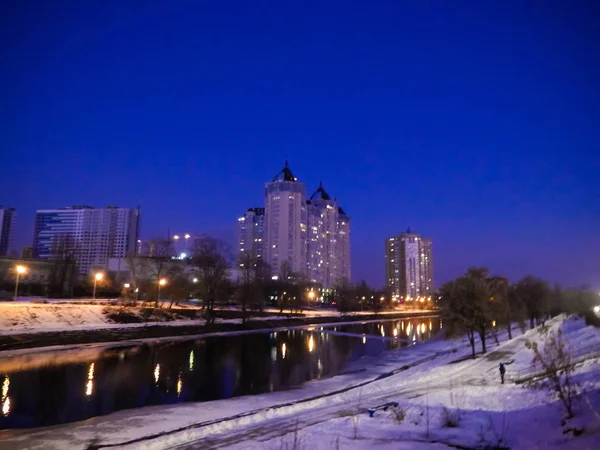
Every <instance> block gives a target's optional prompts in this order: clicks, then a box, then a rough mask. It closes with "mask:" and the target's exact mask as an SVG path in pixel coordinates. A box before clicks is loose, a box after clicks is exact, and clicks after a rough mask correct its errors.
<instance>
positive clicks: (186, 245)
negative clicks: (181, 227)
mask: <svg viewBox="0 0 600 450" xmlns="http://www.w3.org/2000/svg"><path fill="white" fill-rule="evenodd" d="M191 237H192V236H190V234H189V233H185V235H184V236H183V238H184V239H185V250H186V251H187V249H188V240H189V239H190V238H191Z"/></svg>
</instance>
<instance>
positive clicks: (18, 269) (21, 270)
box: [15, 264, 27, 300]
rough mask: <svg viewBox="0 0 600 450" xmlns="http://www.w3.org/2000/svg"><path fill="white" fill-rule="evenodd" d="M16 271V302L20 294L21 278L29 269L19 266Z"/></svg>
mask: <svg viewBox="0 0 600 450" xmlns="http://www.w3.org/2000/svg"><path fill="white" fill-rule="evenodd" d="M15 271H16V272H17V281H16V282H15V300H16V299H17V294H18V293H19V278H20V277H21V275H22V274H25V273H27V267H25V266H22V265H20V264H19V265H18V266H17V267H15Z"/></svg>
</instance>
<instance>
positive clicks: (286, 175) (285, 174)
mask: <svg viewBox="0 0 600 450" xmlns="http://www.w3.org/2000/svg"><path fill="white" fill-rule="evenodd" d="M273 181H296V177H295V176H294V174H293V173H292V170H291V169H290V166H289V163H288V161H287V159H286V160H285V165H284V166H283V169H282V170H281V172H278V173H277V175H275V177H274V178H273Z"/></svg>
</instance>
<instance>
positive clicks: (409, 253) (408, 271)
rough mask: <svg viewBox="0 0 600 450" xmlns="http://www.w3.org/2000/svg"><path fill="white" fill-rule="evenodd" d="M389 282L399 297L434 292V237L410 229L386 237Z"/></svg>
mask: <svg viewBox="0 0 600 450" xmlns="http://www.w3.org/2000/svg"><path fill="white" fill-rule="evenodd" d="M385 254H386V261H385V263H386V282H387V286H388V288H389V289H390V291H391V294H392V298H394V299H395V300H401V301H404V300H407V301H411V300H416V299H420V298H423V297H425V298H429V297H431V296H432V295H433V293H434V289H435V288H434V284H433V261H432V252H431V240H430V239H427V238H423V237H421V236H419V235H418V234H415V233H411V232H410V229H409V230H407V232H406V233H402V234H400V235H398V236H396V237H392V238H389V239H387V240H386V241H385Z"/></svg>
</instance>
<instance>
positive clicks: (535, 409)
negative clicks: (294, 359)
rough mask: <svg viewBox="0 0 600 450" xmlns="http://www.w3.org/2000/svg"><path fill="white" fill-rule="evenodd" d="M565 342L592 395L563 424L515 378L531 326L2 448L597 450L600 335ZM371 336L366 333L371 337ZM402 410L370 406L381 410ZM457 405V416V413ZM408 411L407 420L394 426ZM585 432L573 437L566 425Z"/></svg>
mask: <svg viewBox="0 0 600 450" xmlns="http://www.w3.org/2000/svg"><path fill="white" fill-rule="evenodd" d="M548 326H549V327H551V328H554V329H556V328H558V327H562V329H563V332H564V334H565V336H564V337H565V339H566V340H567V341H568V342H569V343H570V345H572V346H573V347H574V348H576V349H580V348H584V349H588V350H589V352H588V353H587V354H586V353H585V352H584V351H579V350H578V353H579V360H580V361H581V362H580V363H579V364H578V366H577V367H576V371H575V374H574V379H575V381H576V382H577V383H578V384H579V386H580V389H581V390H582V391H583V392H584V395H583V397H582V400H581V401H580V402H579V403H578V404H577V408H576V417H575V419H572V420H571V421H569V422H567V423H566V424H565V425H564V426H562V425H561V422H562V414H563V413H562V409H561V405H560V403H559V402H558V401H557V400H556V399H555V398H554V397H553V396H552V395H551V393H550V392H548V391H547V390H546V389H534V388H531V387H528V386H526V385H523V384H515V383H514V382H512V381H513V380H514V379H516V377H517V376H519V377H520V376H523V374H526V373H531V374H532V373H535V369H534V368H532V367H531V359H532V353H531V351H530V350H527V349H526V348H525V341H526V340H531V341H537V342H541V339H542V336H541V335H540V333H539V332H538V330H530V331H527V332H526V333H525V334H524V335H521V334H520V333H516V334H517V336H516V337H514V338H513V339H512V340H510V341H507V340H506V336H505V333H499V337H500V339H501V343H500V345H496V344H492V343H489V346H488V347H489V353H488V354H487V355H485V356H482V357H479V358H477V359H475V360H472V359H464V357H465V356H468V355H469V353H470V347H469V345H468V343H467V342H466V341H465V340H464V339H463V340H452V341H442V340H436V341H430V342H427V343H424V344H419V345H413V346H411V347H408V348H402V349H399V350H394V351H389V352H386V353H385V354H384V355H383V356H380V357H377V358H363V359H362V360H360V361H358V362H357V363H354V364H352V365H351V366H350V367H348V369H347V372H346V374H344V375H339V376H336V377H333V378H330V379H324V380H318V381H315V382H311V383H306V384H305V385H304V386H302V388H300V389H295V390H290V391H283V392H275V393H270V394H263V395H257V396H251V397H238V398H233V399H228V400H220V401H215V402H206V403H198V404H181V405H174V406H167V407H165V406H160V407H150V408H142V409H139V410H134V411H121V412H117V413H114V414H111V415H108V416H104V417H98V418H95V419H91V420H87V421H84V422H79V423H75V424H69V425H64V426H57V427H52V428H48V429H36V430H11V431H6V432H0V449H7V450H8V449H17V448H19V449H20V448H30V449H59V448H73V449H83V448H86V446H87V445H88V444H89V443H90V442H91V441H92V440H94V439H97V440H98V443H99V444H102V445H107V444H110V445H111V446H112V448H122V449H134V448H144V449H166V448H177V449H193V448H231V449H263V448H264V449H282V448H288V449H292V448H294V449H330V448H344V449H346V448H349V449H363V448H364V449H367V448H378V449H392V448H393V449H413V448H426V449H441V448H448V445H452V446H462V447H468V448H482V447H485V446H487V445H489V446H493V445H495V446H504V447H510V448H527V449H529V448H533V449H542V448H543V449H546V448H567V449H585V448H590V449H591V448H598V442H600V415H598V414H599V413H598V412H597V411H600V360H599V359H598V357H597V356H595V357H594V356H593V355H594V354H595V353H594V352H595V351H597V350H598V349H599V348H600V330H598V329H597V328H592V327H586V326H585V324H584V323H583V321H582V320H581V319H565V318H564V317H558V318H555V319H553V320H552V321H550V322H549V323H548ZM371 338H372V339H375V337H369V339H371ZM510 360H514V362H513V363H512V364H511V365H509V366H507V380H508V381H507V383H506V384H504V385H502V384H500V382H499V374H498V363H499V362H501V361H510ZM389 401H395V402H399V404H400V405H399V407H398V408H396V409H393V410H392V409H390V410H388V411H385V412H383V411H381V412H376V413H375V415H374V417H372V418H370V417H369V415H368V414H366V412H365V410H366V409H367V408H370V407H374V406H377V405H381V404H383V403H386V402H389ZM444 408H446V409H447V410H448V411H450V412H451V414H458V415H459V416H460V420H459V423H458V427H455V428H448V427H444V426H443V418H444V414H445V413H444ZM457 410H458V412H456V411H457ZM399 411H402V412H403V414H404V416H405V417H404V418H403V420H401V421H399V420H396V418H395V416H396V414H397V413H398V412H399ZM572 426H576V427H583V428H584V429H585V431H584V433H583V435H582V436H580V437H574V436H573V434H572V433H563V431H564V430H565V429H566V428H569V427H572Z"/></svg>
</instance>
